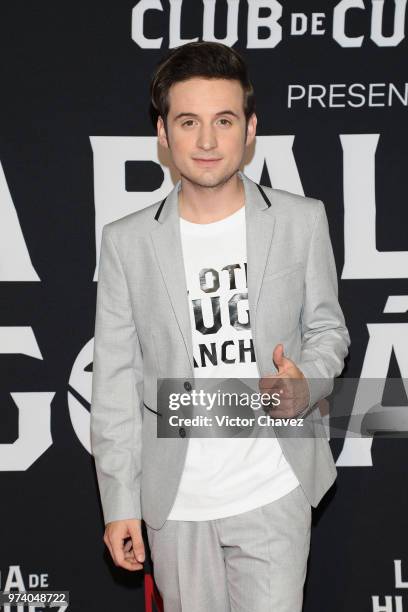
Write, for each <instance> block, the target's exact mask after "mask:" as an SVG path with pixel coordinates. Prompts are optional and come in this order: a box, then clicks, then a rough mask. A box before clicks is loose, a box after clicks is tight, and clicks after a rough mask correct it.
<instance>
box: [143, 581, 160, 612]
mask: <svg viewBox="0 0 408 612" xmlns="http://www.w3.org/2000/svg"><path fill="white" fill-rule="evenodd" d="M144 596H145V612H156V610H155V609H154V608H153V603H154V604H155V606H156V609H157V612H164V608H163V602H162V598H161V597H160V594H159V593H158V591H157V588H156V585H155V584H154V580H153V576H152V574H145V576H144Z"/></svg>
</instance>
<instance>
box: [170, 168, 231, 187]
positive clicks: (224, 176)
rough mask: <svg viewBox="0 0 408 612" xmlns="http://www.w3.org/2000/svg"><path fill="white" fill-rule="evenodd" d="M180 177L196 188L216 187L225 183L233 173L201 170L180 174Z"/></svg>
mask: <svg viewBox="0 0 408 612" xmlns="http://www.w3.org/2000/svg"><path fill="white" fill-rule="evenodd" d="M180 174H181V176H182V177H184V178H185V179H187V180H188V181H189V182H190V183H192V184H193V185H197V186H198V187H218V186H220V185H223V184H224V183H226V182H227V181H228V180H229V179H230V178H231V177H232V176H233V175H234V174H235V172H232V173H228V172H223V173H221V172H216V171H215V170H210V169H209V170H203V171H201V172H198V173H194V174H193V173H190V174H184V173H183V172H181V173H180Z"/></svg>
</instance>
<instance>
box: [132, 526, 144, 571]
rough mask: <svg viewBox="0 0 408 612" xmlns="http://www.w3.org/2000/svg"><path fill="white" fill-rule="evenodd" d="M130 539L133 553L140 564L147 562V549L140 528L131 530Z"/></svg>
mask: <svg viewBox="0 0 408 612" xmlns="http://www.w3.org/2000/svg"><path fill="white" fill-rule="evenodd" d="M129 533H130V537H131V538H132V545H133V552H134V554H135V557H136V559H137V561H139V563H143V561H144V560H145V547H144V542H143V537H142V530H141V527H140V526H135V527H132V528H130V529H129Z"/></svg>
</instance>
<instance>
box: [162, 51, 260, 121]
mask: <svg viewBox="0 0 408 612" xmlns="http://www.w3.org/2000/svg"><path fill="white" fill-rule="evenodd" d="M194 77H203V78H208V79H211V78H213V79H235V80H237V81H239V82H240V83H241V85H242V89H243V92H244V114H245V119H246V125H248V119H249V117H250V116H251V115H252V113H254V112H255V93H254V89H253V87H252V83H251V81H250V80H249V75H248V68H247V65H246V63H245V61H244V59H243V57H242V56H241V55H240V54H239V53H238V52H237V51H235V50H234V49H231V48H230V47H227V45H224V44H222V43H217V42H206V41H200V42H191V43H187V44H185V45H181V46H180V47H176V48H174V49H171V50H170V51H169V53H167V55H166V56H165V57H163V58H162V59H161V60H160V62H159V63H158V64H157V66H156V69H155V71H154V73H153V76H152V78H151V81H150V97H151V107H152V108H151V116H152V120H153V122H154V125H155V126H156V123H157V118H158V116H159V115H160V116H161V117H162V119H163V122H164V126H165V129H166V133H167V115H168V112H169V97H168V93H169V89H170V87H171V86H172V85H174V84H175V83H179V82H181V81H187V80H188V79H191V78H194Z"/></svg>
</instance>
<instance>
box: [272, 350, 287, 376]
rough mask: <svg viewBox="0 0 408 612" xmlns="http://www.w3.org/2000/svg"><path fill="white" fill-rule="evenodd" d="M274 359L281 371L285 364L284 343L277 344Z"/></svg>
mask: <svg viewBox="0 0 408 612" xmlns="http://www.w3.org/2000/svg"><path fill="white" fill-rule="evenodd" d="M272 359H273V362H274V364H275V365H276V367H277V368H278V371H280V370H281V369H282V368H283V366H284V364H285V357H284V355H283V344H277V345H276V346H275V348H274V349H273V354H272Z"/></svg>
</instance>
